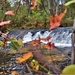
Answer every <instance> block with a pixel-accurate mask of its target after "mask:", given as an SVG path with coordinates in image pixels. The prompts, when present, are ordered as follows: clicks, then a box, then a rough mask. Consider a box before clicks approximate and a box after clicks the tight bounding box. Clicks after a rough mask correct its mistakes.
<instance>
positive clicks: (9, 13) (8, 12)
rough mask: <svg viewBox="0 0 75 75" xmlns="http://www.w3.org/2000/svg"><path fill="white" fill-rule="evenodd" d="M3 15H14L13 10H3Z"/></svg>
mask: <svg viewBox="0 0 75 75" xmlns="http://www.w3.org/2000/svg"><path fill="white" fill-rule="evenodd" d="M5 15H11V16H14V11H13V10H10V11H7V12H5Z"/></svg>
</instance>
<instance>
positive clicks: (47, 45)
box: [45, 42, 54, 50]
mask: <svg viewBox="0 0 75 75" xmlns="http://www.w3.org/2000/svg"><path fill="white" fill-rule="evenodd" d="M45 47H46V48H47V49H51V50H52V49H53V48H54V43H51V42H49V43H47V44H46V46H45Z"/></svg>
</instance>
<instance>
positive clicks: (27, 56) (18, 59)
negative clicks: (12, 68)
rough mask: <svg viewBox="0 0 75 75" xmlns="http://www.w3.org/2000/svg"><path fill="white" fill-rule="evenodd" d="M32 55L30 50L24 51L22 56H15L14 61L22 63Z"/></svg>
mask: <svg viewBox="0 0 75 75" xmlns="http://www.w3.org/2000/svg"><path fill="white" fill-rule="evenodd" d="M32 56H33V54H32V52H28V53H25V54H23V55H22V56H19V57H17V58H16V60H17V62H16V63H22V62H24V61H27V60H28V59H29V58H30V57H32Z"/></svg>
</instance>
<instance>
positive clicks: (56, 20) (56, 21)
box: [50, 9, 67, 30]
mask: <svg viewBox="0 0 75 75" xmlns="http://www.w3.org/2000/svg"><path fill="white" fill-rule="evenodd" d="M66 12H67V10H66V9H65V10H64V12H63V13H60V14H53V15H52V16H51V17H50V30H52V29H55V28H57V27H59V26H60V23H61V20H62V18H63V17H64V15H65V13H66Z"/></svg>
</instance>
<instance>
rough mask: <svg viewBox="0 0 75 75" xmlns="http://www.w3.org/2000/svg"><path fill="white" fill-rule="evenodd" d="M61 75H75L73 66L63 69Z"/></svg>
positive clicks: (74, 66)
mask: <svg viewBox="0 0 75 75" xmlns="http://www.w3.org/2000/svg"><path fill="white" fill-rule="evenodd" d="M61 75H75V65H69V66H67V67H65V68H64V69H63V71H62V74H61Z"/></svg>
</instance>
